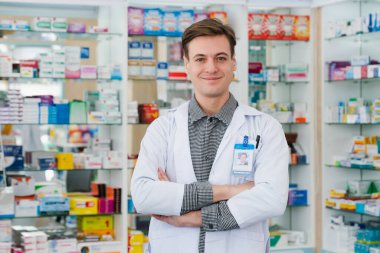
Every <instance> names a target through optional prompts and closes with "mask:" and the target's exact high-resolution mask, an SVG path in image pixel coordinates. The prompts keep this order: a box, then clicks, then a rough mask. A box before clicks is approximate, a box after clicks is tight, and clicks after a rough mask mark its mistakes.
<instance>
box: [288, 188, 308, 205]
mask: <svg viewBox="0 0 380 253" xmlns="http://www.w3.org/2000/svg"><path fill="white" fill-rule="evenodd" d="M288 205H289V206H305V205H307V190H290V191H289V199H288Z"/></svg>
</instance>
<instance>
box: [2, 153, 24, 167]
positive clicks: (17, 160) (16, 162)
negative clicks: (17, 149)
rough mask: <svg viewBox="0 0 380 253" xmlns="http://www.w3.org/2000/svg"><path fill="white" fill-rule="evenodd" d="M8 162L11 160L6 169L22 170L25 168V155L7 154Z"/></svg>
mask: <svg viewBox="0 0 380 253" xmlns="http://www.w3.org/2000/svg"><path fill="white" fill-rule="evenodd" d="M5 159H6V163H7V162H10V165H8V166H7V167H5V170H6V171H20V170H24V157H23V156H7V157H5Z"/></svg>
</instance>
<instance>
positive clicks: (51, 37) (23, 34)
mask: <svg viewBox="0 0 380 253" xmlns="http://www.w3.org/2000/svg"><path fill="white" fill-rule="evenodd" d="M121 36H122V34H121V33H69V32H54V31H23V30H0V37H1V38H2V40H4V41H5V40H8V39H9V40H14V39H17V40H23V39H24V40H25V39H27V40H42V41H46V42H55V41H60V40H110V39H112V38H113V37H121Z"/></svg>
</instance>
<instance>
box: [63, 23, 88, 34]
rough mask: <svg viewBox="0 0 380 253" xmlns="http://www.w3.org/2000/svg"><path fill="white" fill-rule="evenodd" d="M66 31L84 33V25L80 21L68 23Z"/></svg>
mask: <svg viewBox="0 0 380 253" xmlns="http://www.w3.org/2000/svg"><path fill="white" fill-rule="evenodd" d="M67 32H69V33H85V32H86V25H85V24H82V23H69V27H68V28H67Z"/></svg>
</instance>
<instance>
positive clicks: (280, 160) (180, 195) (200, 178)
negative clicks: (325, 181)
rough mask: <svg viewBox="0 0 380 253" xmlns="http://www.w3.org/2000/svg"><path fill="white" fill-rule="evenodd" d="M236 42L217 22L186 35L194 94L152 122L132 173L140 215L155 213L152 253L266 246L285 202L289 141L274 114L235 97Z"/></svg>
mask: <svg viewBox="0 0 380 253" xmlns="http://www.w3.org/2000/svg"><path fill="white" fill-rule="evenodd" d="M235 45H236V38H235V33H234V31H233V30H232V29H231V28H230V27H229V26H227V25H223V24H222V23H221V22H219V21H217V20H212V19H206V20H203V21H200V22H197V23H194V24H193V25H191V26H190V27H189V28H187V29H186V30H185V32H184V34H183V36H182V47H183V50H184V63H185V67H186V70H187V73H188V75H189V78H190V80H191V82H192V84H193V85H194V96H193V98H192V99H191V100H190V101H189V102H187V103H185V104H183V105H181V106H179V107H178V108H177V109H174V110H172V111H171V112H170V113H169V114H168V115H166V116H162V117H160V118H158V119H157V120H155V121H154V122H153V123H152V125H151V126H150V127H149V128H148V130H147V132H146V134H145V136H144V138H143V141H142V143H141V149H140V154H139V159H138V162H137V165H136V168H135V171H134V174H133V177H132V197H133V201H134V204H135V207H136V209H137V211H138V212H140V213H145V214H152V216H153V218H152V220H151V223H150V228H149V240H150V246H151V252H152V253H197V252H200V253H203V252H206V253H246V252H252V253H263V252H269V232H268V223H267V219H268V218H271V217H274V216H280V215H282V214H283V212H284V210H285V208H286V203H287V196H288V180H289V179H288V170H287V169H288V162H289V161H288V160H289V152H288V145H287V143H286V140H285V136H284V132H283V130H282V127H281V125H280V124H279V123H278V122H277V121H276V120H274V119H273V118H272V117H270V116H269V115H266V114H264V113H261V112H259V111H257V110H255V109H253V108H251V107H248V106H245V105H241V104H239V103H238V102H237V101H236V100H235V98H234V97H233V96H232V94H230V92H229V86H230V84H231V82H232V80H233V76H234V74H233V72H234V71H235V70H236V59H235V51H234V48H235ZM242 153H245V154H247V163H244V164H241V163H239V162H238V161H239V159H240V154H242Z"/></svg>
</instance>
